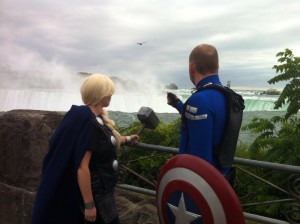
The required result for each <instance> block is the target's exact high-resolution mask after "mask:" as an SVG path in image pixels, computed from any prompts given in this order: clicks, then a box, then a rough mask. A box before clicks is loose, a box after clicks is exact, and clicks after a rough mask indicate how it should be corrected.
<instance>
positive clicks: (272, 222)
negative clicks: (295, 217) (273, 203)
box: [244, 212, 290, 224]
mask: <svg viewBox="0 0 300 224" xmlns="http://www.w3.org/2000/svg"><path fill="white" fill-rule="evenodd" d="M244 216H245V219H247V220H252V221H256V222H259V223H266V224H290V223H289V222H286V221H282V220H278V219H272V218H268V217H264V216H260V215H254V214H251V213H247V212H244Z"/></svg>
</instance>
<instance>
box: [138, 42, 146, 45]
mask: <svg viewBox="0 0 300 224" xmlns="http://www.w3.org/2000/svg"><path fill="white" fill-rule="evenodd" d="M144 43H147V42H145V41H144V42H138V43H136V44H138V45H143V44H144Z"/></svg>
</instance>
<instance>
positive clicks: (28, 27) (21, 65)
mask: <svg viewBox="0 0 300 224" xmlns="http://www.w3.org/2000/svg"><path fill="white" fill-rule="evenodd" d="M0 4H1V7H0V10H1V11H0V25H1V26H0V39H1V43H0V46H1V52H0V57H1V62H0V68H2V70H3V71H2V73H3V72H5V71H7V70H8V69H10V70H18V71H22V70H24V71H28V70H47V74H48V73H49V72H53V70H55V69H54V67H56V68H60V69H58V70H59V71H60V72H58V74H60V73H64V72H65V73H69V74H74V73H76V72H80V71H84V72H97V73H104V74H108V75H114V76H119V77H120V78H122V77H123V78H130V77H131V78H135V79H136V78H137V77H138V79H140V78H142V77H147V78H148V79H153V80H156V81H158V82H161V83H162V85H165V84H169V83H171V82H172V83H176V84H178V85H179V86H181V87H190V86H191V83H190V81H189V79H188V73H187V58H188V55H189V52H190V51H191V50H192V49H193V48H194V46H195V45H197V44H199V43H211V44H213V45H215V46H216V47H217V48H218V50H219V54H220V63H221V64H220V65H221V70H220V73H221V77H222V80H223V82H226V81H227V80H231V81H232V84H233V85H237V86H255V87H257V86H260V87H263V86H268V84H267V80H269V79H270V78H272V77H273V76H274V75H275V71H274V70H272V67H273V65H274V64H276V63H277V59H276V57H275V55H276V53H277V52H279V51H282V50H284V49H285V48H290V49H292V50H293V51H294V53H295V55H297V54H298V55H299V54H300V44H299V42H300V38H299V36H300V29H299V27H300V14H299V12H298V11H299V9H300V2H299V1H297V0H287V1H284V2H282V1H271V0H266V1H258V0H257V1H256V0H255V1H246V0H242V1H238V2H237V1H229V0H213V1H209V2H208V1H204V0H202V1H199V0H197V1H196V0H188V1H179V0H178V1H177V0H175V1H174V0H173V1H171V0H167V1H159V0H154V1H138V0H135V1H133V0H123V1H120V0H111V1H104V0H101V1H95V0H94V1H83V0H75V1H72V2H70V1H65V0H62V1H56V2H53V1H49V0H43V1H39V0H23V1H13V0H4V1H1V3H0ZM139 41H146V42H147V43H145V44H144V45H142V46H140V45H137V44H136V43H137V42H139ZM62 68H64V69H62ZM44 72H45V71H44ZM49 76H50V75H49ZM58 76H59V75H55V77H58ZM50 77H51V76H50Z"/></svg>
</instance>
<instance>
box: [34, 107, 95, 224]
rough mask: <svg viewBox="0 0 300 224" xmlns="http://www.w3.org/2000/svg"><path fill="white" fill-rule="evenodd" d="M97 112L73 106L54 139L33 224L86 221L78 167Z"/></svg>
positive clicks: (35, 207) (45, 160) (43, 175)
mask: <svg viewBox="0 0 300 224" xmlns="http://www.w3.org/2000/svg"><path fill="white" fill-rule="evenodd" d="M92 117H93V114H92V112H91V110H90V109H89V108H88V107H87V106H74V105H73V106H72V107H71V109H70V110H69V111H68V112H67V113H66V115H65V116H64V118H63V120H62V121H61V123H60V125H59V127H58V128H57V129H56V131H55V133H54V134H53V136H52V137H51V139H50V144H49V146H50V147H49V151H48V153H47V155H46V157H45V158H44V161H43V169H42V179H41V182H40V186H39V189H38V191H37V194H36V199H35V203H34V207H33V213H32V222H31V223H32V224H48V223H49V224H60V223H61V224H69V223H70V224H76V223H82V222H83V220H84V216H83V212H82V211H81V209H80V207H79V204H80V202H82V197H81V194H80V189H79V185H78V181H77V170H78V168H79V165H80V163H81V160H82V158H83V156H84V154H85V152H86V150H87V147H88V143H89V140H90V131H91V124H92Z"/></svg>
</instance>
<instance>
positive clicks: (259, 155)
mask: <svg viewBox="0 0 300 224" xmlns="http://www.w3.org/2000/svg"><path fill="white" fill-rule="evenodd" d="M276 57H278V62H279V64H278V65H274V67H273V69H275V70H276V73H277V75H276V76H275V77H274V78H272V79H270V80H269V81H268V83H269V84H275V83H278V82H282V81H285V82H287V84H286V86H285V87H284V89H283V91H282V92H281V94H280V96H279V98H278V100H277V101H276V102H275V105H274V109H279V108H281V107H282V106H283V105H286V104H287V105H288V108H287V111H286V113H285V115H283V116H274V117H272V118H270V119H262V118H258V117H254V118H253V119H252V121H251V123H250V124H248V125H246V126H244V127H243V129H244V130H250V131H251V132H252V133H255V134H257V138H256V139H255V140H254V142H253V143H252V144H251V146H250V148H249V157H250V158H252V159H256V160H263V161H270V162H276V163H283V164H290V165H296V166H299V164H300V144H299V139H300V119H299V118H298V117H297V114H298V111H299V109H300V58H299V57H295V56H294V55H293V52H292V51H291V50H290V49H285V51H283V52H279V53H278V54H277V55H276ZM254 172H255V173H256V174H257V175H258V176H262V177H264V178H265V179H267V180H268V181H270V182H272V183H274V184H277V185H278V186H280V187H282V188H284V189H287V188H288V178H287V177H288V175H290V174H287V173H283V172H274V171H271V170H266V169H255V170H254ZM241 188H242V189H243V191H244V192H254V189H256V194H252V195H246V196H245V198H244V201H264V200H265V201H268V200H276V199H279V198H280V197H279V196H280V194H279V193H278V191H276V190H274V188H270V187H269V186H267V185H265V184H262V183H259V182H258V183H254V182H252V184H251V185H246V184H244V185H243V186H242V187H241ZM239 195H240V194H239ZM284 206H285V205H283V204H270V205H268V206H263V207H260V206H256V207H252V208H250V210H249V211H250V212H254V213H256V214H262V215H267V216H273V217H275V218H282V216H283V214H282V213H281V211H283V210H284Z"/></svg>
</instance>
